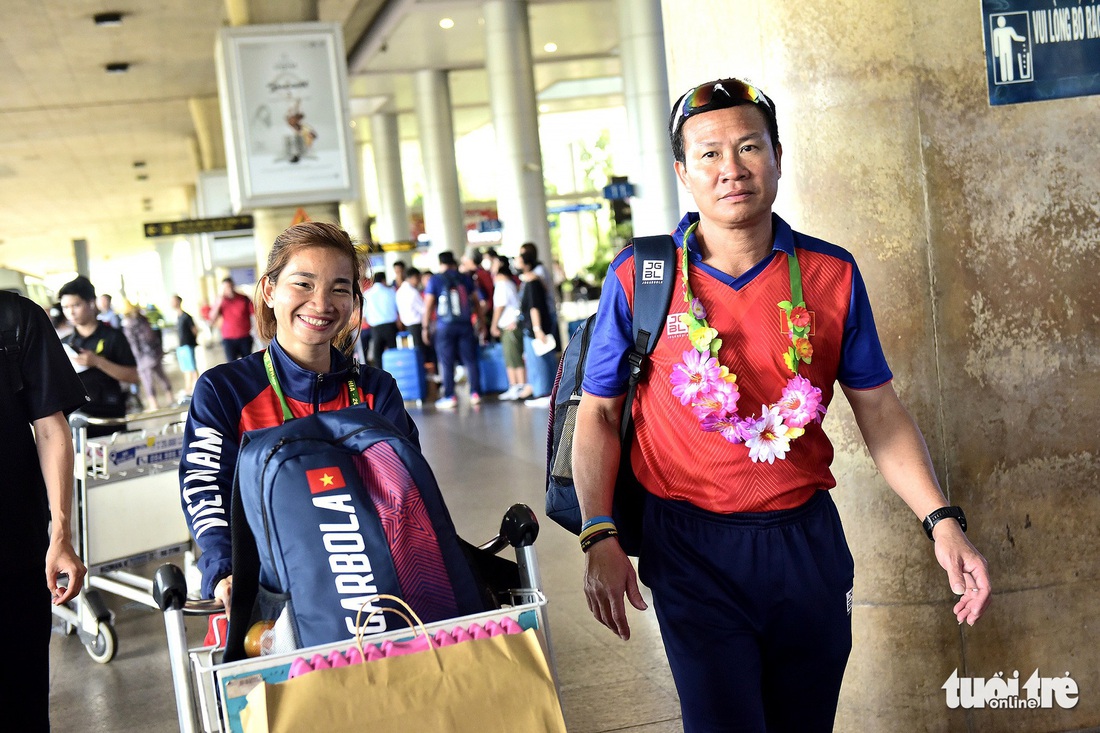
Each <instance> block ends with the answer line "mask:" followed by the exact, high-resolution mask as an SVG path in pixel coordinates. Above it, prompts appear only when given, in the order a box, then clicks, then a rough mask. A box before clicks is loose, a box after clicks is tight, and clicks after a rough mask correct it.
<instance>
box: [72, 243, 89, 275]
mask: <svg viewBox="0 0 1100 733" xmlns="http://www.w3.org/2000/svg"><path fill="white" fill-rule="evenodd" d="M73 266H74V267H75V268H76V272H77V274H78V275H83V276H84V277H89V273H90V269H89V268H88V240H87V239H74V240H73Z"/></svg>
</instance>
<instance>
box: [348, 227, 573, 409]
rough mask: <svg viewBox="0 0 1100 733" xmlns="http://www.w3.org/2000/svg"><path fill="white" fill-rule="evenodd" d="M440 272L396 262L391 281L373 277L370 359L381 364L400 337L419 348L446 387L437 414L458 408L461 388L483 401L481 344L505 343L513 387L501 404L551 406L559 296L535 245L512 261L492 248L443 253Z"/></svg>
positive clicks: (367, 340) (367, 297)
mask: <svg viewBox="0 0 1100 733" xmlns="http://www.w3.org/2000/svg"><path fill="white" fill-rule="evenodd" d="M438 263H439V264H438V270H437V271H436V272H435V273H431V272H422V271H421V270H419V269H418V268H416V267H410V266H408V265H407V264H406V263H405V262H403V261H400V260H399V261H397V262H395V263H394V265H393V268H392V273H393V278H392V280H390V279H387V277H386V276H385V274H384V273H383V272H376V273H374V275H373V277H372V278H371V280H370V282H368V283H365V289H364V292H363V314H362V315H363V318H362V322H363V335H362V347H363V353H364V357H365V360H366V361H367V363H369V364H372V365H374V366H381V355H382V353H383V351H384V350H385V349H392V348H395V347H397V346H398V335H399V334H402V333H407V334H408V337H409V338H408V344H403V345H409V346H412V347H413V348H416V349H417V350H418V353H419V354H420V358H421V361H422V364H423V366H424V368H425V369H426V370H427V371H428V372H430V373H431V374H432V375H433V377H434V379H435V380H437V381H438V382H439V384H440V395H439V398H438V399H437V400H436V401H435V406H436V407H437V408H439V409H451V408H454V407H455V406H457V404H458V397H457V395H456V391H455V385H456V384H457V383H461V382H462V381H463V380H465V381H467V382H468V383H469V385H470V388H469V394H470V397H469V399H470V402H471V404H474V405H476V404H479V403H480V402H481V394H480V392H481V388H480V383H481V379H480V377H481V375H480V369H479V364H478V362H479V350H478V347H479V345H480V346H486V345H489V344H492V343H496V342H499V343H500V344H501V351H502V353H503V358H504V366H505V370H506V373H507V376H508V388H507V389H506V390H505V391H503V392H502V393H500V395H499V399H502V400H518V401H522V402H523V403H524V404H525V405H527V406H530V407H546V406H548V405H549V404H550V391H551V389H552V388H553V382H554V375H555V373H556V369H557V360H558V358H559V356H560V352H561V343H560V336H559V335H558V334H559V331H558V316H557V306H556V302H557V296H556V293H557V291H556V288H555V285H554V282H553V280H552V278H551V274H550V271H549V270H548V268H547V267H546V266H545V265H543V263H542V262H541V261H540V260H539V255H538V248H537V247H536V245H534V244H531V243H526V244H524V245H522V246H521V247H520V250H519V254H518V256H517V257H516V258H515V259H514V260H510V259H509V258H508V257H505V256H503V255H500V254H498V253H497V252H496V250H495V249H493V248H487V249H485V250H484V251H479V250H478V249H476V248H470V249H468V250H467V251H466V252H465V253H464V254H463V256H462V257H461V258H456V257H455V255H454V254H453V253H451V252H442V253H440V254H439V260H438Z"/></svg>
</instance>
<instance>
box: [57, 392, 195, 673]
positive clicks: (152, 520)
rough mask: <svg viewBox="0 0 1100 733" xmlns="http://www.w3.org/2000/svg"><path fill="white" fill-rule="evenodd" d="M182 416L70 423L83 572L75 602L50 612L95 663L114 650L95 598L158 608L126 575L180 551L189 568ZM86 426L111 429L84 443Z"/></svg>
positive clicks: (77, 417) (146, 588)
mask: <svg viewBox="0 0 1100 733" xmlns="http://www.w3.org/2000/svg"><path fill="white" fill-rule="evenodd" d="M185 416H186V408H180V407H174V408H170V409H165V410H158V411H155V412H147V413H141V414H139V415H131V416H127V417H125V418H118V419H105V418H92V417H88V416H85V415H81V414H80V413H74V415H73V416H72V417H71V418H70V420H69V425H70V427H71V429H72V433H73V448H74V452H75V461H74V468H73V473H74V481H73V489H74V491H73V504H74V511H73V513H72V516H73V525H74V526H73V546H74V547H75V548H76V551H77V553H78V554H79V555H80V558H81V560H83V561H84V564H85V565H87V567H88V575H87V578H86V579H85V582H84V588H82V589H81V591H80V593H79V594H78V595H77V597H76V598H74V599H73V600H72V601H70V602H69V603H68V604H65V605H61V606H53V613H54V615H55V616H57V617H58V618H60V619H62V620H63V621H64V622H65V627H66V631H67V632H68V633H74V632H75V633H76V634H77V636H78V637H79V638H80V641H81V643H82V644H84V647H85V648H86V649H87V652H88V655H89V656H90V657H91V658H92V659H94V660H95V661H96V662H99V663H100V664H106V663H108V662H110V661H111V660H112V659H113V658H114V656H115V652H116V651H117V650H118V634H117V633H116V631H115V628H114V621H113V619H112V616H111V611H110V609H109V608H108V607H107V604H106V602H105V601H104V600H103V597H102V595H101V593H102V592H106V593H113V594H115V595H118V596H122V597H124V598H128V599H130V600H132V601H136V602H138V603H141V604H143V605H146V606H149V607H150V608H157V604H156V602H155V601H154V600H153V581H152V580H150V579H149V578H146V577H143V576H141V575H138V574H136V573H133V572H130V571H129V570H130V569H131V568H133V567H134V566H136V565H141V564H145V563H148V562H151V561H154V560H159V559H163V558H166V557H170V556H173V555H177V554H180V553H184V556H185V559H184V562H185V565H187V566H188V567H190V566H191V565H193V564H194V557H193V555H192V553H191V536H190V533H189V531H188V528H187V522H186V520H185V519H184V516H183V512H182V511H181V510H180V499H179V479H178V476H177V473H176V471H177V469H178V466H179V458H180V454H181V453H182V448H183V423H182V419H183V417H185ZM91 425H95V426H101V427H105V428H118V431H117V432H115V433H113V434H112V435H109V436H105V437H101V438H92V439H89V438H88V427H89V426H91Z"/></svg>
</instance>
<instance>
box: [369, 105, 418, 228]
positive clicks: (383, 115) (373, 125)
mask: <svg viewBox="0 0 1100 733" xmlns="http://www.w3.org/2000/svg"><path fill="white" fill-rule="evenodd" d="M370 144H371V152H372V153H373V154H374V175H375V179H376V183H377V185H378V201H379V204H378V207H379V208H378V213H377V218H376V219H375V222H374V236H375V237H377V238H378V241H379V242H400V241H402V240H406V239H408V238H409V209H408V206H407V205H406V203H405V181H404V179H403V177H402V175H401V137H400V135H399V132H398V127H397V115H396V114H394V113H393V112H377V113H375V114H373V115H371V118H370Z"/></svg>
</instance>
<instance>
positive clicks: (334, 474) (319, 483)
mask: <svg viewBox="0 0 1100 733" xmlns="http://www.w3.org/2000/svg"><path fill="white" fill-rule="evenodd" d="M306 482H307V483H308V484H309V493H311V494H320V493H321V492H322V491H332V490H333V489H342V488H344V487H345V486H347V484H346V483H344V474H342V473H340V469H339V468H337V467H336V466H329V467H328V468H311V469H309V470H308V471H306Z"/></svg>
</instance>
